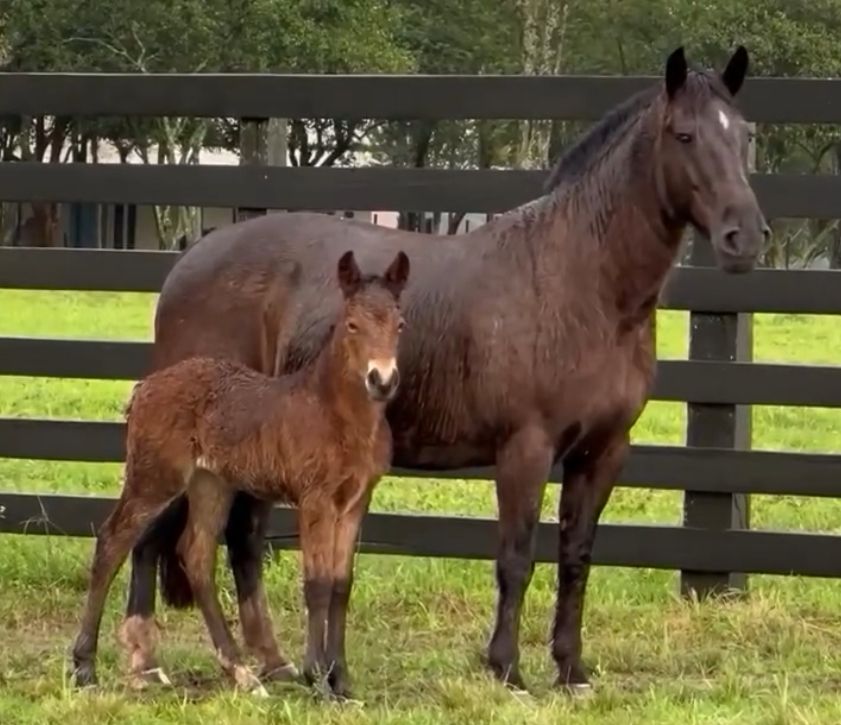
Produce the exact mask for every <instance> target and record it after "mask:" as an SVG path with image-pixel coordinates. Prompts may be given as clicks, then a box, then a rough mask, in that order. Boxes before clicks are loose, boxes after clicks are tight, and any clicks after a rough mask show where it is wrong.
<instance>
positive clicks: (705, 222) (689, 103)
mask: <svg viewBox="0 0 841 725" xmlns="http://www.w3.org/2000/svg"><path fill="white" fill-rule="evenodd" d="M747 68H748V53H747V51H746V50H745V49H744V48H743V47H741V46H740V47H739V48H738V49H737V50H736V52H735V53H734V54H733V56H732V57H731V58H730V60H729V62H728V63H727V66H726V67H725V69H724V71H722V73H721V74H720V75H718V76H715V75H711V74H707V73H701V72H697V71H690V70H689V69H688V67H687V64H686V58H685V57H684V54H683V48H678V49H677V50H676V51H674V52H673V53H672V54H671V55H670V56H669V58H668V60H667V61H666V74H665V76H666V77H665V83H664V87H663V90H662V103H661V104H659V107H660V108H661V109H662V114H661V116H660V118H659V121H660V123H659V129H658V137H657V140H656V144H657V148H658V151H659V160H658V162H657V163H658V167H657V173H658V185H659V191H660V194H661V196H662V197H663V198H662V199H661V201H662V202H663V204H664V206H665V207H666V209H667V210H668V211H669V212H670V213H671V214H672V216H674V217H676V218H677V219H680V220H686V221H689V222H690V223H691V224H692V225H693V226H695V227H696V228H697V229H698V230H699V231H701V232H702V233H703V234H705V235H707V236H708V237H709V238H710V240H711V242H712V245H713V249H714V250H715V254H716V258H717V260H718V263H719V266H720V267H721V268H722V269H723V270H725V271H727V272H747V271H750V270H751V269H752V268H753V266H754V264H755V263H756V258H757V256H758V255H759V253H760V251H761V249H762V245H763V243H764V241H765V240H766V239H767V238H768V236H769V235H770V233H771V232H770V229H769V228H768V224H767V223H766V222H765V217H764V216H763V214H762V211H761V210H760V208H759V204H758V203H757V201H756V196H755V195H754V193H753V190H752V189H751V187H750V183H749V182H748V176H747V158H748V143H749V128H748V124H747V123H746V122H745V119H744V118H743V117H742V114H741V113H740V112H739V111H738V109H737V108H736V107H735V105H734V104H733V100H734V98H735V97H736V94H738V92H739V89H741V87H742V82H743V81H744V79H745V74H746V73H747Z"/></svg>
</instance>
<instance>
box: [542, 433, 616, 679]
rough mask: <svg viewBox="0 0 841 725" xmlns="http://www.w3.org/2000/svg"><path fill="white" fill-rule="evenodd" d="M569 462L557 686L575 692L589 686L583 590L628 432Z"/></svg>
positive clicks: (556, 635) (555, 648)
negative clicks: (583, 655)
mask: <svg viewBox="0 0 841 725" xmlns="http://www.w3.org/2000/svg"><path fill="white" fill-rule="evenodd" d="M582 448H584V449H585V450H584V451H583V452H582V453H573V454H571V455H570V457H569V459H568V460H566V461H564V483H563V488H562V489H561V502H560V515H559V521H560V547H559V555H558V599H557V604H556V609H555V623H554V627H553V630H552V656H553V657H554V659H555V663H556V664H557V666H558V681H557V684H558V685H559V686H561V687H566V688H569V689H571V690H581V689H587V688H589V687H590V684H589V681H588V676H587V672H586V669H585V667H584V665H583V664H582V662H581V622H582V616H583V612H584V594H585V590H586V587H587V578H588V577H589V574H590V560H591V556H592V551H593V541H594V539H595V537H596V527H597V525H598V521H599V516H600V515H601V512H602V510H603V509H604V507H605V504H606V503H607V500H608V498H609V497H610V492H611V491H612V490H613V486H614V484H615V482H616V479H617V477H618V476H619V472H620V471H621V469H622V466H623V464H624V462H625V460H626V458H627V455H628V451H629V441H628V434H627V433H625V432H623V433H621V434H616V435H614V436H611V437H608V438H606V439H602V440H600V441H598V442H597V443H596V442H593V443H590V444H588V445H586V446H582Z"/></svg>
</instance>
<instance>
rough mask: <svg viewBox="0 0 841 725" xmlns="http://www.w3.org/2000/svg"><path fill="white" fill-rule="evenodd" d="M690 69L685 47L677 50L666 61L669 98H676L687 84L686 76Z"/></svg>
mask: <svg viewBox="0 0 841 725" xmlns="http://www.w3.org/2000/svg"><path fill="white" fill-rule="evenodd" d="M688 72H689V68H688V67H687V65H686V56H685V55H684V54H683V46H680V48H678V49H677V50H675V51H673V52H672V54H671V55H670V56H669V57H668V59H667V60H666V94H667V95H668V96H669V98H674V95H675V93H677V92H678V91H679V90H680V89H681V88H682V87H683V84H684V83H686V75H687V73H688Z"/></svg>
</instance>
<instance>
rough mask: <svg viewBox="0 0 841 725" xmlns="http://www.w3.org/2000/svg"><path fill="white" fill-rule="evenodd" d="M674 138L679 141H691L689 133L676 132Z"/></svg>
mask: <svg viewBox="0 0 841 725" xmlns="http://www.w3.org/2000/svg"><path fill="white" fill-rule="evenodd" d="M675 138H676V139H677V140H678V141H680V142H681V143H692V134H691V133H676V134H675Z"/></svg>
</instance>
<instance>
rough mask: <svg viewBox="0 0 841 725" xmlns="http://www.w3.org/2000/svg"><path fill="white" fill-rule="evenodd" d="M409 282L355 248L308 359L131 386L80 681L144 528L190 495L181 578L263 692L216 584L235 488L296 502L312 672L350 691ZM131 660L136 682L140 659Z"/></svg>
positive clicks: (212, 630) (237, 664) (217, 644)
mask: <svg viewBox="0 0 841 725" xmlns="http://www.w3.org/2000/svg"><path fill="white" fill-rule="evenodd" d="M408 274H409V260H408V257H407V256H406V255H405V254H404V253H403V252H400V253H399V254H398V255H397V257H396V258H395V259H394V261H393V262H392V263H391V265H390V266H389V267H388V269H387V270H386V272H385V274H384V275H382V276H379V275H371V276H363V275H362V274H361V273H360V270H359V267H358V266H357V264H356V260H355V258H354V255H353V252H347V253H346V254H344V255H343V256H342V257H341V259H340V260H339V263H338V283H339V286H340V288H341V290H342V293H343V298H344V304H343V307H342V310H341V313H340V316H339V319H338V321H337V322H336V324H335V325H334V328H333V331H332V333H331V335H330V338H329V340H328V341H327V343H326V345H325V347H324V349H323V350H322V352H321V353H320V355H319V356H318V358H317V359H316V361H315V362H314V364H312V365H309V366H307V367H306V368H304V369H302V370H300V371H298V372H296V373H293V374H290V375H286V376H282V377H276V378H273V377H269V376H267V375H263V374H262V373H259V372H256V371H254V370H252V369H249V368H247V367H246V366H244V365H241V364H239V363H236V362H232V361H226V360H221V359H212V358H207V357H193V358H189V359H187V360H184V361H182V362H180V363H177V364H176V365H173V366H171V367H169V368H165V369H163V370H160V371H158V372H156V373H154V374H152V375H150V376H149V377H147V378H146V379H145V380H144V381H142V382H141V383H140V384H139V385H138V386H137V387H136V388H135V391H134V394H133V396H132V399H131V401H130V402H129V405H128V408H127V411H126V413H127V420H128V434H127V457H126V470H125V482H124V486H123V490H122V494H121V496H120V499H119V501H118V502H117V505H116V508H115V509H114V511H113V512H112V513H111V515H110V516H109V517H108V519H107V520H106V521H105V523H104V524H103V526H102V528H101V530H100V532H99V535H98V539H97V543H96V552H95V555H94V560H93V565H92V569H91V581H90V587H89V590H88V599H87V603H86V606H85V610H84V614H83V617H82V624H81V629H80V632H79V634H78V637H77V638H76V642H75V645H74V648H73V672H74V676H75V680H76V682H77V683H78V684H92V683H93V682H95V681H96V674H95V658H96V647H97V638H98V632H99V626H100V621H101V617H102V610H103V605H104V602H105V599H106V596H107V593H108V589H109V587H110V584H111V582H112V581H113V578H114V576H115V574H116V572H117V570H118V569H119V567H120V565H121V564H122V562H123V561H124V560H125V557H126V555H127V554H128V552H129V551H130V550H131V548H132V547H133V546H135V545H136V544H137V542H138V541H139V539H140V538H141V536H142V535H143V533H144V531H145V530H146V528H147V526H148V524H149V523H150V522H151V521H153V520H154V519H155V517H156V516H158V515H159V514H160V512H161V511H162V510H163V509H164V508H165V507H166V506H167V504H169V502H170V501H172V500H173V499H174V498H175V497H176V496H179V495H181V494H184V493H186V495H187V498H188V501H189V507H188V512H189V513H188V514H187V521H186V528H185V532H184V535H183V536H182V538H181V540H180V542H179V555H180V560H181V564H182V566H183V569H184V573H185V574H186V576H187V577H188V579H189V581H190V585H191V587H192V590H193V592H194V594H195V597H196V600H197V602H198V604H199V607H200V608H201V611H202V614H203V615H204V619H205V622H206V624H207V628H208V631H209V634H210V638H211V640H212V642H213V646H214V649H215V650H216V653H217V656H218V659H219V662H220V664H221V666H222V668H223V669H224V670H225V672H226V673H227V674H228V675H230V676H231V677H232V678H233V679H234V681H235V682H236V684H237V686H239V687H241V688H244V689H247V690H250V691H253V692H256V693H259V694H265V689H264V688H263V686H262V684H261V683H260V679H259V678H258V677H257V676H256V675H254V674H252V672H251V671H250V669H249V668H248V667H247V666H246V665H245V664H244V662H243V658H242V655H241V653H240V650H239V647H238V646H237V644H236V642H235V640H234V638H233V636H232V634H231V632H230V629H229V628H228V625H227V624H226V622H225V619H224V616H223V613H222V609H221V607H220V604H219V599H218V596H217V592H216V584H215V580H214V569H215V558H216V542H217V540H218V537H219V536H220V534H221V533H222V531H223V529H224V527H225V524H226V522H227V520H228V514H229V511H230V508H231V504H232V502H233V500H234V496H235V494H236V493H237V492H238V491H247V492H248V493H249V494H251V495H253V496H257V497H259V498H261V499H263V500H270V501H283V502H287V503H293V504H296V505H297V507H298V521H299V535H300V542H301V550H302V553H303V568H304V597H305V601H306V606H307V610H308V618H309V622H308V632H307V651H306V658H305V664H304V674H305V676H306V677H307V679H308V680H309V681H310V682H311V683H313V682H316V681H320V680H321V679H323V678H326V680H327V683H328V685H329V687H330V689H331V690H332V692H333V693H335V694H336V695H339V696H347V695H348V694H349V693H348V674H347V667H346V664H345V622H346V614H347V607H348V601H349V598H350V592H351V583H352V578H353V555H354V549H355V546H354V545H355V541H356V538H357V535H358V532H359V527H360V523H361V521H362V517H363V516H364V514H365V512H366V511H367V508H368V503H369V501H370V497H371V492H372V489H373V486H374V484H375V483H376V482H377V480H378V479H379V478H380V476H382V474H383V473H384V472H385V471H386V470H387V469H388V467H389V465H390V462H391V436H390V433H389V428H388V424H387V423H386V421H385V405H386V403H387V402H388V401H389V400H391V399H392V397H393V396H394V394H395V392H396V390H397V386H398V382H399V374H398V371H397V363H396V360H397V347H398V339H399V333H400V330H401V329H402V327H403V320H402V317H401V313H400V307H399V299H400V294H401V292H402V290H403V287H404V285H405V284H406V280H407V278H408ZM133 660H134V661H133V662H132V667H133V669H134V670H135V672H134V674H135V675H137V676H138V677H142V675H143V674H144V673H143V672H142V670H143V669H144V668H145V666H146V664H147V663H146V662H145V659H144V656H143V652H142V651H141V652H136V653H133ZM289 667H291V665H290V666H289ZM161 675H162V673H161Z"/></svg>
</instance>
